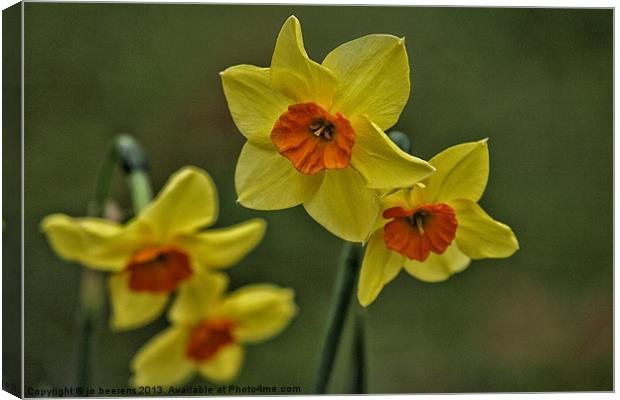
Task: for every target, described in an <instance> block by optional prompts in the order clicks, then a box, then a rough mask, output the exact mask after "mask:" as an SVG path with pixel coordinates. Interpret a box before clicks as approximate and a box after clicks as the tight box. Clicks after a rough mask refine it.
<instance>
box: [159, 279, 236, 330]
mask: <svg viewBox="0 0 620 400" xmlns="http://www.w3.org/2000/svg"><path fill="white" fill-rule="evenodd" d="M227 287H228V278H227V277H226V275H223V274H210V273H204V272H195V273H194V276H192V278H191V279H189V280H188V281H186V282H184V283H183V284H182V285H181V286H180V287H179V291H178V294H177V297H176V299H175V300H174V303H173V304H172V307H170V310H169V311H168V318H169V319H170V321H172V322H174V323H178V324H186V325H187V324H192V323H196V322H199V321H201V320H202V319H204V317H205V316H206V315H207V313H208V311H209V309H210V308H212V307H215V305H216V304H217V303H218V302H219V300H220V298H221V297H222V294H223V293H224V292H225V291H226V288H227Z"/></svg>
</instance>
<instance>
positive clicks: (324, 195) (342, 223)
mask: <svg viewBox="0 0 620 400" xmlns="http://www.w3.org/2000/svg"><path fill="white" fill-rule="evenodd" d="M379 207H380V203H379V197H378V194H377V193H376V191H375V190H372V189H368V188H367V187H366V185H365V184H364V181H363V180H362V177H361V176H360V175H359V173H358V172H357V171H355V170H354V169H352V168H345V169H341V170H337V171H336V170H330V171H326V172H325V177H324V179H323V182H322V183H321V187H320V188H319V190H318V191H317V193H316V194H315V195H314V197H312V199H311V200H310V201H307V202H304V208H305V209H306V211H307V212H308V214H310V216H311V217H312V218H314V220H315V221H317V222H318V223H319V224H321V225H323V226H324V227H325V229H327V230H328V231H330V232H331V233H333V234H334V235H336V236H338V237H340V238H342V239H344V240H349V241H351V242H364V241H366V239H367V238H368V236H369V235H370V233H371V229H372V228H373V225H374V222H375V220H376V218H377V215H378V213H379Z"/></svg>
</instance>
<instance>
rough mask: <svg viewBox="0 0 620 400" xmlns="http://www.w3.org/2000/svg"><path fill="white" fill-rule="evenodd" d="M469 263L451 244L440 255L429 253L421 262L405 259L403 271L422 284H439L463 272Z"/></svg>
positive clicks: (467, 258)
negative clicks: (422, 282)
mask: <svg viewBox="0 0 620 400" xmlns="http://www.w3.org/2000/svg"><path fill="white" fill-rule="evenodd" d="M470 261H471V260H470V258H469V257H467V256H466V255H465V254H463V253H462V252H461V250H459V247H458V245H457V244H456V243H455V242H452V244H451V245H450V246H448V248H447V249H446V251H444V252H443V253H442V254H437V253H431V254H430V255H429V256H428V258H427V259H426V260H424V261H423V262H419V261H416V260H409V259H405V271H407V272H408V273H409V274H411V275H412V276H413V277H414V278H417V279H419V280H421V281H424V282H441V281H445V280H446V279H448V278H449V277H450V276H451V275H454V274H456V273H457V272H461V271H463V270H464V269H465V268H467V267H468V266H469V263H470Z"/></svg>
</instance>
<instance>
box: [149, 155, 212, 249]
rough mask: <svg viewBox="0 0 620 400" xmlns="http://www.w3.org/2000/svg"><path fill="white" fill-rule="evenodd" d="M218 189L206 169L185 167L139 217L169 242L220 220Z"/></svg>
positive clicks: (170, 180)
mask: <svg viewBox="0 0 620 400" xmlns="http://www.w3.org/2000/svg"><path fill="white" fill-rule="evenodd" d="M217 213H218V201H217V191H216V189H215V185H214V183H213V180H212V179H211V177H210V176H209V174H207V173H206V172H205V171H203V170H201V169H200V168H195V167H184V168H182V169H180V170H179V171H178V172H176V173H175V174H173V175H172V176H171V177H170V179H169V180H168V182H167V183H166V185H165V186H164V188H163V189H162V190H161V192H160V193H159V195H158V196H157V198H156V199H155V200H154V201H153V202H152V203H151V204H149V205H148V206H147V207H146V208H145V209H144V210H143V211H142V212H141V213H140V215H139V216H138V218H139V220H141V221H144V222H146V223H148V224H149V225H150V226H152V227H153V229H154V230H155V231H156V232H157V234H158V236H159V238H160V240H162V241H166V240H168V239H169V238H172V237H173V236H175V235H177V234H183V233H191V232H193V231H195V230H196V229H198V228H200V227H204V226H208V225H211V224H212V223H213V222H214V221H215V220H216V219H217Z"/></svg>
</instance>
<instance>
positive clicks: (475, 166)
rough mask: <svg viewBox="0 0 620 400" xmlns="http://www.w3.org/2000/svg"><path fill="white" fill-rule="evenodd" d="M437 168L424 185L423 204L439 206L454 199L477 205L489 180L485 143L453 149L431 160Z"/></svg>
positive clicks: (485, 141)
mask: <svg viewBox="0 0 620 400" xmlns="http://www.w3.org/2000/svg"><path fill="white" fill-rule="evenodd" d="M429 162H430V163H431V165H432V166H433V167H435V168H437V172H435V173H434V174H433V175H432V176H431V177H430V178H429V179H428V181H427V182H425V183H426V186H427V187H426V191H425V192H426V193H425V194H426V201H428V202H429V203H441V202H446V201H449V200H453V199H469V200H472V201H478V200H479V199H480V197H481V196H482V193H484V189H485V187H486V185H487V180H488V179H489V149H488V146H487V140H486V139H484V140H481V141H479V142H470V143H463V144H459V145H456V146H452V147H449V148H447V149H446V150H444V151H442V152H441V153H439V154H437V155H436V156H435V157H433V158H432V159H431V160H430V161H429Z"/></svg>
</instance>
